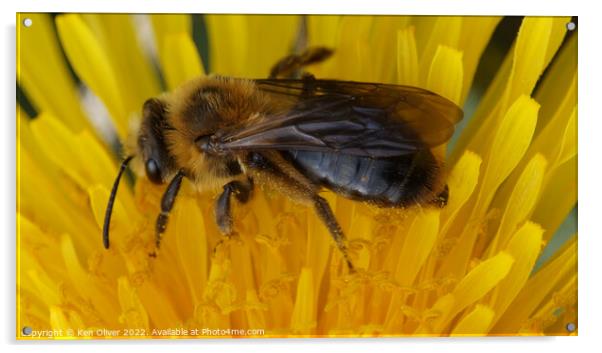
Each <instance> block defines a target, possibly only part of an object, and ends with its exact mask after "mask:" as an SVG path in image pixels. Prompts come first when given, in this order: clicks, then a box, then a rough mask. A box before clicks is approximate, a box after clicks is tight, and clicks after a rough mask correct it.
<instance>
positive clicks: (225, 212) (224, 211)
mask: <svg viewBox="0 0 602 353" xmlns="http://www.w3.org/2000/svg"><path fill="white" fill-rule="evenodd" d="M252 190H253V181H252V179H248V182H247V183H244V182H241V181H238V180H235V181H231V182H229V183H228V184H226V185H224V191H223V192H222V194H221V195H220V196H219V198H218V199H217V202H216V204H215V219H216V222H217V226H218V227H219V229H220V231H221V232H222V233H223V234H224V235H226V236H230V235H232V209H231V203H230V198H231V196H232V195H234V196H235V197H236V199H237V200H238V201H240V202H241V203H245V202H247V201H248V200H249V196H250V194H251V191H252Z"/></svg>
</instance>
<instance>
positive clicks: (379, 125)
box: [103, 48, 463, 270]
mask: <svg viewBox="0 0 602 353" xmlns="http://www.w3.org/2000/svg"><path fill="white" fill-rule="evenodd" d="M330 54H331V51H330V50H329V49H326V48H311V49H309V50H307V51H306V52H305V53H303V54H301V55H291V56H288V57H286V58H284V59H282V60H280V61H279V62H278V63H277V64H276V65H274V67H273V68H272V70H271V74H270V76H269V78H267V79H258V80H248V79H239V78H232V77H223V76H207V77H199V78H196V79H193V80H191V81H189V82H187V83H185V84H184V85H182V86H181V87H179V88H178V89H176V90H175V91H174V92H172V93H169V94H164V95H162V96H160V97H156V98H151V99H149V100H147V101H146V102H145V103H144V106H143V108H142V120H141V124H140V127H139V130H138V132H137V134H136V135H135V143H134V146H133V148H132V150H133V151H131V152H132V153H131V155H130V156H129V157H127V158H126V159H125V160H124V161H123V163H122V164H121V168H120V171H119V174H118V176H117V178H116V180H115V183H114V185H113V189H112V191H111V195H110V198H109V203H108V206H107V211H106V216H105V222H104V227H103V242H104V246H105V248H108V247H109V225H110V220H111V212H112V207H113V202H114V200H115V196H116V193H117V188H118V185H119V180H120V178H121V175H122V174H123V171H124V170H125V168H126V166H127V164H128V163H129V162H130V161H131V160H132V158H134V157H135V158H138V159H139V160H140V161H141V162H142V163H143V165H144V169H145V172H146V176H147V177H148V178H149V179H150V181H152V182H154V183H157V184H163V183H168V185H167V188H166V189H165V193H164V194H163V197H162V200H161V206H160V213H159V216H158V217H157V221H156V230H155V242H156V247H157V249H158V248H159V246H160V244H161V238H162V234H163V233H164V231H165V229H166V227H167V223H168V219H169V213H170V211H171V209H172V208H173V205H174V202H175V200H176V196H177V194H178V191H179V189H180V185H181V183H182V179H183V178H188V179H189V180H190V181H191V182H192V183H194V184H195V185H196V186H197V188H198V189H199V190H215V189H218V190H219V189H221V190H222V191H221V194H220V196H219V197H218V198H217V200H216V203H215V221H216V222H217V225H218V227H219V229H220V231H221V232H222V233H223V234H224V235H226V236H230V235H232V234H233V225H232V224H233V222H232V215H231V204H232V198H235V199H236V200H237V201H238V202H240V203H245V202H247V201H248V200H249V198H250V197H251V195H252V191H253V189H254V186H255V185H264V186H267V187H269V188H271V189H275V190H277V191H279V192H281V193H282V194H284V195H285V196H287V197H289V198H290V199H292V200H294V201H297V202H300V203H303V204H307V205H309V206H311V207H313V208H314V209H315V212H316V214H317V215H318V217H319V218H320V219H321V220H322V222H323V223H324V225H325V226H326V227H327V228H328V231H329V232H330V234H331V236H332V238H333V239H334V241H335V243H336V245H337V247H338V249H339V250H340V251H341V253H342V254H343V256H344V259H345V261H346V262H347V265H348V267H349V269H350V270H353V265H352V262H351V260H350V259H349V256H348V253H347V248H346V241H345V235H344V234H343V232H342V230H341V227H340V226H339V223H338V222H337V220H336V218H335V216H334V214H333V212H332V210H331V208H330V206H329V205H328V203H327V201H326V200H325V199H324V198H322V197H321V196H320V195H319V191H320V190H322V189H329V190H332V191H333V192H335V193H336V194H338V195H341V196H343V197H346V198H349V199H352V200H357V201H361V202H367V203H371V204H375V205H377V206H380V207H397V208H402V207H410V206H412V205H416V204H432V205H436V206H439V207H443V206H444V205H445V204H446V202H447V198H448V189H447V186H446V185H445V182H444V180H443V179H444V177H443V176H444V168H443V161H442V160H441V159H440V158H438V157H437V156H436V155H435V154H434V153H433V148H434V147H436V146H439V145H442V144H443V143H445V142H446V141H447V140H448V139H449V138H450V137H451V135H452V134H453V131H454V125H455V124H456V123H457V122H458V121H459V120H460V119H461V118H462V115H463V113H462V110H461V109H460V108H459V107H457V106H456V105H455V104H454V103H452V102H450V101H449V100H447V99H445V98H443V97H441V96H439V95H437V94H435V93H432V92H430V91H427V90H424V89H421V88H417V87H410V86H400V85H392V84H380V83H364V82H352V81H339V80H322V79H316V78H314V77H313V76H312V75H309V74H304V75H303V76H302V77H301V78H290V77H291V76H292V75H294V74H295V73H296V72H299V71H300V70H301V68H303V67H304V66H306V65H308V64H312V63H315V62H319V61H322V60H324V59H325V58H327V57H328V56H330Z"/></svg>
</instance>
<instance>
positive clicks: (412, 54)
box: [397, 26, 419, 86]
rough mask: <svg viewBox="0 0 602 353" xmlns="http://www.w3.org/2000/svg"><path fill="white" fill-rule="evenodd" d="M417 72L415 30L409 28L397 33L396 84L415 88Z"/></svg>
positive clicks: (411, 27)
mask: <svg viewBox="0 0 602 353" xmlns="http://www.w3.org/2000/svg"><path fill="white" fill-rule="evenodd" d="M418 70H419V69H418V53H417V51H416V38H415V28H414V27H413V26H409V27H407V28H405V29H402V30H399V31H397V83H399V84H401V85H409V86H417V85H418Z"/></svg>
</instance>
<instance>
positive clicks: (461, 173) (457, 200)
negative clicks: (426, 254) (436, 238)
mask: <svg viewBox="0 0 602 353" xmlns="http://www.w3.org/2000/svg"><path fill="white" fill-rule="evenodd" d="M481 162H482V159H481V157H480V156H479V155H477V154H476V153H473V152H471V151H465V152H464V155H462V158H460V160H459V161H458V163H456V165H455V166H454V168H453V169H452V171H451V173H450V175H449V177H448V178H447V186H448V187H449V190H450V191H449V200H448V202H447V206H446V207H445V208H444V209H443V215H442V218H443V219H444V223H443V224H444V226H443V227H442V234H445V233H446V232H447V227H449V225H451V223H452V222H453V221H454V219H455V217H456V215H457V214H458V212H459V210H460V208H461V207H462V206H463V205H464V203H465V202H466V201H467V200H468V198H469V197H470V196H471V195H472V192H473V191H474V189H475V187H476V185H477V182H478V180H479V171H480V169H481Z"/></svg>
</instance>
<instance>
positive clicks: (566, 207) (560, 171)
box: [531, 155, 577, 241]
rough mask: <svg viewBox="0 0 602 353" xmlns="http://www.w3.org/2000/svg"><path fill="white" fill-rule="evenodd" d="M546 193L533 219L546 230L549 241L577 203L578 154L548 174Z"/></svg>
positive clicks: (545, 239)
mask: <svg viewBox="0 0 602 353" xmlns="http://www.w3.org/2000/svg"><path fill="white" fill-rule="evenodd" d="M541 194H542V195H546V197H545V201H544V200H543V199H542V201H541V202H539V203H538V204H537V206H536V207H535V210H534V211H533V215H532V216H531V219H533V221H534V222H537V223H539V224H541V226H542V227H543V228H544V229H545V230H546V232H545V234H544V241H548V240H549V239H550V238H551V236H552V235H553V234H554V233H555V232H556V230H557V229H558V227H560V225H561V224H562V222H564V220H565V219H566V217H567V215H568V214H569V213H570V212H571V210H572V209H573V208H574V207H575V205H576V204H577V156H576V155H575V156H573V157H572V158H571V159H569V160H568V161H566V162H564V163H563V164H561V165H560V166H558V167H556V168H555V169H554V170H552V171H551V172H550V173H548V175H547V176H546V181H545V182H544V187H543V189H542V191H541Z"/></svg>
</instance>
